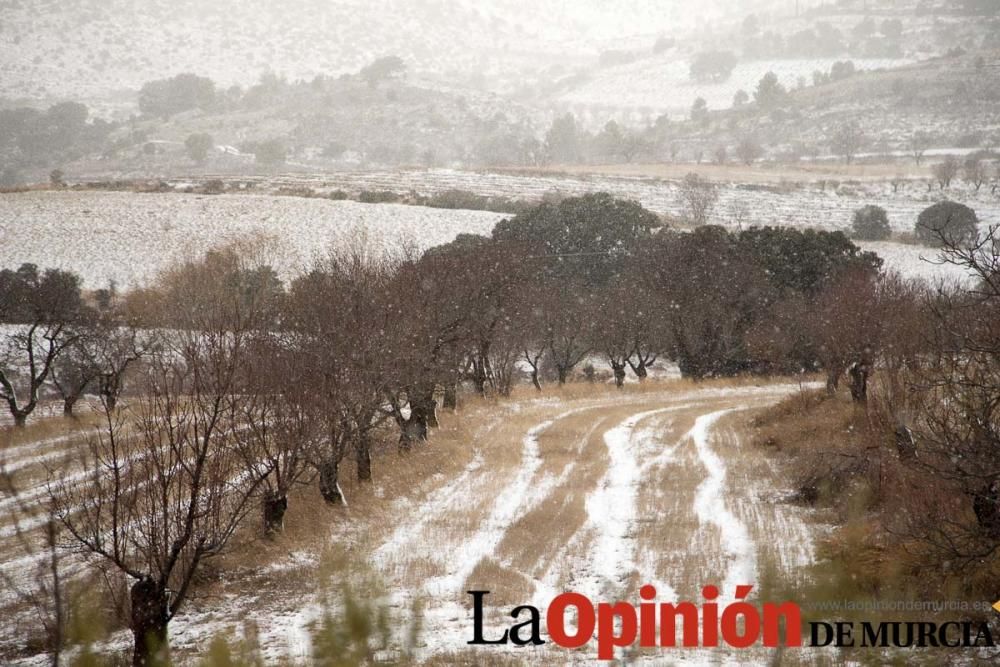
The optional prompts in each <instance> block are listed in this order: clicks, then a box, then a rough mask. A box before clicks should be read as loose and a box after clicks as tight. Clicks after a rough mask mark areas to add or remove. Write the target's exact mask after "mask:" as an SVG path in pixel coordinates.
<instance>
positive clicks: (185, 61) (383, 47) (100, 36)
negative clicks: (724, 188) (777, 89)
mask: <svg viewBox="0 0 1000 667" xmlns="http://www.w3.org/2000/svg"><path fill="white" fill-rule="evenodd" d="M742 4H743V5H745V6H746V8H747V10H748V11H749V10H752V9H758V8H761V7H763V8H767V7H769V6H773V5H777V4H787V3H776V2H774V0H744V2H743V3H742ZM685 5H686V3H685V2H683V1H682V0H670V1H668V2H657V1H655V0H614V1H612V2H603V1H600V0H586V1H578V0H541V1H539V2H533V3H523V2H518V1H517V0H489V1H488V2H479V1H476V0H418V1H414V0H376V1H370V0H341V1H340V2H335V3H334V2H325V1H324V0H292V1H289V2H283V3H280V4H277V3H273V2H267V1H266V0H240V1H237V0H221V1H220V2H211V3H210V2H200V1H199V0H176V1H173V0H170V1H168V0H140V1H137V2H133V1H132V0H71V1H69V2H55V1H51V0H40V1H35V0H31V1H26V0H4V1H3V2H0V14H2V15H3V24H2V27H0V63H2V66H0V96H2V97H8V98H14V99H18V98H22V99H35V100H38V99H42V100H51V99H62V98H74V99H81V100H90V101H94V100H97V99H106V98H108V97H109V96H111V95H113V94H114V93H117V92H119V91H122V90H135V89H138V88H139V86H141V85H142V83H144V82H145V81H148V80H151V79H156V78H161V77H164V76H170V75H172V74H177V73H179V72H185V71H195V72H197V73H199V74H201V75H204V76H209V77H211V78H213V79H215V80H217V81H219V82H221V83H223V84H225V85H232V84H240V85H247V84H250V83H253V82H254V81H255V80H256V79H257V77H258V76H259V75H260V74H261V73H262V72H276V73H279V74H283V75H286V76H288V77H289V78H291V79H298V78H312V77H314V76H316V75H318V74H327V75H337V74H341V73H344V72H351V71H356V70H357V69H358V68H360V67H362V66H363V65H365V64H366V63H368V62H370V61H372V60H373V59H375V58H377V57H380V56H384V55H387V54H396V55H399V56H400V57H402V58H403V59H405V60H406V61H408V62H409V63H411V64H412V67H413V69H414V70H415V71H419V72H425V73H433V74H435V75H438V76H439V77H440V78H442V79H443V80H447V81H451V82H454V81H455V80H456V78H459V79H462V80H465V81H474V80H480V81H487V80H492V81H494V82H495V83H501V84H502V83H503V82H508V83H511V82H516V83H517V84H518V85H520V84H522V83H524V82H525V77H526V76H536V75H537V74H538V72H539V70H541V69H544V67H545V66H549V65H554V66H558V65H565V64H573V63H576V62H579V61H580V60H581V59H592V58H594V57H595V56H596V54H597V52H598V51H599V50H600V48H601V46H600V45H601V44H602V43H606V42H613V41H615V40H621V39H626V38H627V39H632V38H639V37H638V36H644V37H641V38H640V39H641V40H642V41H645V42H648V45H647V48H648V47H650V46H652V43H653V40H654V39H655V37H656V35H657V34H659V33H661V32H670V33H676V32H680V31H686V30H690V29H692V28H693V27H694V26H695V25H696V24H698V23H700V22H705V21H710V20H714V19H716V18H718V17H719V16H721V15H722V14H723V12H724V11H725V10H726V9H727V8H730V7H731V5H732V3H729V2H722V1H721V0H711V1H709V2H702V3H700V5H699V12H698V14H697V16H696V15H694V14H692V13H690V12H688V11H686V10H687V8H686V7H685ZM360 35H364V36H365V37H364V38H363V39H361V38H360ZM540 61H541V62H544V63H545V66H543V67H539V62H540Z"/></svg>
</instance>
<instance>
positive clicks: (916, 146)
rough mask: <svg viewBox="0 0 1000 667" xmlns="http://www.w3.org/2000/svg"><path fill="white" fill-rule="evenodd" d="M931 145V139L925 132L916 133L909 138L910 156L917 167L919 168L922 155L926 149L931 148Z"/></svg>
mask: <svg viewBox="0 0 1000 667" xmlns="http://www.w3.org/2000/svg"><path fill="white" fill-rule="evenodd" d="M931 143H932V137H931V135H930V134H929V133H927V132H917V133H915V134H914V135H913V136H912V137H910V144H909V145H910V154H911V155H912V156H913V159H914V160H915V161H916V163H917V166H920V163H921V162H922V161H923V159H924V154H925V153H926V152H927V149H928V148H930V147H931Z"/></svg>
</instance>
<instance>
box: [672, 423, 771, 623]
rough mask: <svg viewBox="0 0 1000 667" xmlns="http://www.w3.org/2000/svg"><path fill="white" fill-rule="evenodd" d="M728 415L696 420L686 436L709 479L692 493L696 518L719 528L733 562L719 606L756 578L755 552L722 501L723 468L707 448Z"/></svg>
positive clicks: (734, 517) (718, 458)
mask: <svg viewBox="0 0 1000 667" xmlns="http://www.w3.org/2000/svg"><path fill="white" fill-rule="evenodd" d="M729 412H732V410H719V411H717V412H711V413H709V414H707V415H702V416H700V417H698V419H696V420H695V423H694V426H693V427H692V428H691V431H690V434H689V435H690V437H691V440H692V441H693V442H694V446H695V449H696V450H697V452H698V459H699V460H700V461H701V463H702V465H703V466H705V470H706V471H707V472H708V477H707V478H706V479H705V481H703V482H702V483H701V484H700V485H699V486H698V490H697V492H696V493H695V497H694V511H695V514H696V515H697V516H698V521H700V522H701V523H702V524H713V525H715V526H717V527H718V528H719V532H720V533H721V537H720V542H721V546H722V550H723V552H724V553H725V554H726V555H727V556H728V557H729V558H730V559H731V560H732V562H731V564H730V566H729V569H728V571H727V572H726V578H725V580H724V583H723V585H722V590H721V595H720V598H719V600H720V602H719V603H720V604H724V603H726V602H729V601H732V600H733V599H734V598H733V595H734V594H735V591H736V586H737V585H744V584H752V583H754V582H755V581H756V574H757V556H756V553H757V549H756V546H755V545H754V543H753V540H752V539H751V538H750V532H749V531H748V530H747V527H746V526H745V525H743V523H742V522H741V521H740V520H739V519H738V518H737V517H736V515H735V514H733V513H732V512H731V511H729V509H728V508H727V507H726V503H725V501H724V500H723V490H724V488H725V481H726V465H725V463H723V461H722V458H720V457H719V455H718V454H716V453H715V452H714V451H712V449H711V447H710V446H709V434H710V432H711V429H712V426H713V425H714V424H715V422H716V421H718V420H719V418H720V417H722V416H723V415H725V414H727V413H729Z"/></svg>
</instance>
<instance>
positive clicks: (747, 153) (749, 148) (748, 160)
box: [736, 135, 764, 167]
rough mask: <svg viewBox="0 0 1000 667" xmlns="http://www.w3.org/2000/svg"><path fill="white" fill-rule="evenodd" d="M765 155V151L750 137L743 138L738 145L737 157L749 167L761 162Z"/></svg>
mask: <svg viewBox="0 0 1000 667" xmlns="http://www.w3.org/2000/svg"><path fill="white" fill-rule="evenodd" d="M763 154H764V149H763V148H762V147H761V145H760V144H759V143H757V141H756V140H755V139H754V138H753V137H752V136H750V135H746V136H744V137H741V138H740V141H739V143H738V144H736V157H738V158H739V159H740V162H742V163H743V164H745V165H746V166H748V167H749V166H750V165H752V164H753V163H754V162H756V161H757V160H759V159H760V158H761V156H762V155H763Z"/></svg>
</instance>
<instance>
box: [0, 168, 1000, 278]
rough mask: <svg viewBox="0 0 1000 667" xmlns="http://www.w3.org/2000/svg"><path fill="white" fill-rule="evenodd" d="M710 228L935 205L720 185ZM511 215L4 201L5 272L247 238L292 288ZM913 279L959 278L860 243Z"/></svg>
mask: <svg viewBox="0 0 1000 667" xmlns="http://www.w3.org/2000/svg"><path fill="white" fill-rule="evenodd" d="M328 180H333V181H334V182H333V184H330V183H329V182H326V183H325V184H319V183H317V184H315V185H316V187H317V189H323V188H327V189H331V188H333V187H346V188H351V189H359V190H360V189H389V190H395V191H399V192H407V191H410V190H417V191H419V192H423V193H432V192H439V191H442V190H447V189H450V188H461V189H466V190H471V191H474V192H477V193H479V194H489V195H502V196H507V197H520V198H528V199H530V198H538V197H541V196H542V195H544V194H546V193H551V192H559V193H562V194H565V195H576V194H583V193H586V192H595V191H607V192H611V193H613V194H615V195H617V196H621V197H628V198H632V199H636V200H638V201H640V202H641V203H642V204H643V205H645V206H646V207H648V208H650V209H651V210H653V211H656V212H659V213H663V214H669V215H680V214H681V213H682V212H683V204H682V203H681V201H680V197H679V195H678V190H677V186H676V184H675V183H672V182H669V181H659V180H651V179H640V178H612V177H590V178H585V177H576V178H569V177H567V178H560V177H556V176H530V177H529V176H514V175H508V174H492V173H475V172H461V171H448V170H431V171H415V172H408V171H392V172H351V173H347V174H343V175H338V176H337V177H335V179H328ZM719 194H720V198H719V203H718V205H717V206H716V209H715V210H716V213H715V216H714V220H716V221H717V222H718V223H720V224H724V225H726V226H727V227H730V228H733V229H735V228H738V227H747V226H751V225H766V224H770V225H788V226H798V227H815V228H821V229H839V230H844V229H847V228H848V227H849V225H850V220H851V216H852V214H853V211H854V210H855V209H857V208H858V207H860V206H862V205H865V204H868V203H874V204H878V205H880V206H883V207H884V208H885V209H886V211H887V213H888V215H889V220H890V223H891V224H892V226H893V228H894V229H896V230H899V231H906V230H910V229H912V225H913V223H914V221H915V220H916V217H917V215H918V214H919V212H920V211H922V210H923V209H924V208H925V207H926V206H928V205H930V203H931V202H932V201H933V199H924V198H922V196H921V195H919V194H918V191H917V190H916V189H911V190H909V191H907V192H906V193H905V194H898V195H894V194H892V193H891V190H890V189H889V188H888V186H884V185H881V184H868V185H856V186H853V187H852V189H851V191H850V192H849V193H845V192H844V191H843V190H841V191H839V193H838V192H837V191H834V190H833V189H832V188H829V187H826V188H822V189H821V188H820V187H818V186H816V185H803V186H798V187H789V188H787V189H782V188H779V187H751V186H747V185H733V184H720V186H719ZM964 199H965V200H966V201H967V203H969V204H970V205H971V206H973V208H974V209H975V210H976V211H977V213H978V215H979V217H980V219H981V220H982V221H983V222H984V224H986V223H996V222H1000V200H995V199H993V200H991V199H990V198H989V197H988V196H987V195H981V196H979V197H978V198H971V197H964ZM504 217H509V216H505V215H503V214H498V213H489V212H483V211H461V210H446V209H432V208H423V207H415V206H405V205H398V204H359V203H356V202H351V201H330V200H325V199H319V198H312V199H310V198H301V197H284V196H272V195H221V196H208V195H193V194H177V193H167V194H136V193H128V192H90V191H63V192H52V191H43V192H28V193H19V194H4V195H0V267H2V268H16V267H17V266H19V265H20V264H21V263H23V262H32V263H35V264H38V265H39V266H44V267H48V266H57V267H60V268H66V269H70V270H73V271H75V272H77V273H79V274H80V275H81V276H82V277H83V279H84V285H85V287H87V288H89V289H95V288H98V287H103V286H106V285H107V284H108V282H109V281H111V280H114V281H115V282H116V283H117V284H118V285H119V286H120V287H126V288H127V287H133V286H139V285H143V284H148V283H149V281H150V280H151V279H152V278H154V277H155V276H156V274H157V272H159V271H160V270H162V269H163V268H165V267H167V266H170V265H171V264H173V263H176V262H178V261H181V260H184V259H190V258H192V257H195V256H197V255H199V254H200V253H203V252H204V251H205V250H207V249H209V248H212V247H217V246H220V245H225V244H228V243H235V242H246V241H247V240H248V239H253V238H255V237H256V238H260V239H262V241H263V242H264V246H263V247H264V248H265V252H266V254H267V256H268V260H269V261H271V263H272V264H273V265H274V266H275V267H276V269H277V270H278V272H279V274H280V275H281V276H282V278H285V279H287V278H290V277H291V276H294V275H296V274H298V273H300V272H301V271H302V270H304V269H305V268H307V267H308V266H309V265H310V264H312V263H313V261H314V260H315V259H317V258H320V257H322V256H324V255H325V254H326V253H327V252H328V251H329V249H330V248H331V246H333V245H335V244H343V243H348V242H355V241H357V240H358V239H360V238H364V239H365V241H364V242H365V243H367V244H369V246H370V247H373V248H399V247H400V246H401V245H411V246H414V247H416V248H421V249H423V248H428V247H431V246H434V245H438V244H441V243H446V242H448V241H450V240H451V239H453V238H454V237H455V236H456V235H457V234H459V233H472V234H489V232H490V230H491V229H492V228H493V226H494V225H495V224H496V222H498V221H499V220H501V219H503V218H504ZM862 245H864V246H865V247H866V248H868V249H871V250H874V251H876V252H877V253H878V254H879V255H881V256H882V257H883V258H884V259H885V260H886V264H887V266H888V267H890V268H894V269H896V270H898V271H899V272H900V273H902V274H903V275H905V276H908V277H925V278H929V279H938V278H946V279H951V278H954V277H959V276H960V272H958V271H957V270H955V269H954V268H953V267H945V266H940V265H937V264H935V263H933V262H932V261H923V259H922V258H926V259H932V258H933V257H934V255H935V253H934V251H933V250H931V249H927V248H922V247H920V246H909V245H901V244H896V243H872V244H862Z"/></svg>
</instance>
